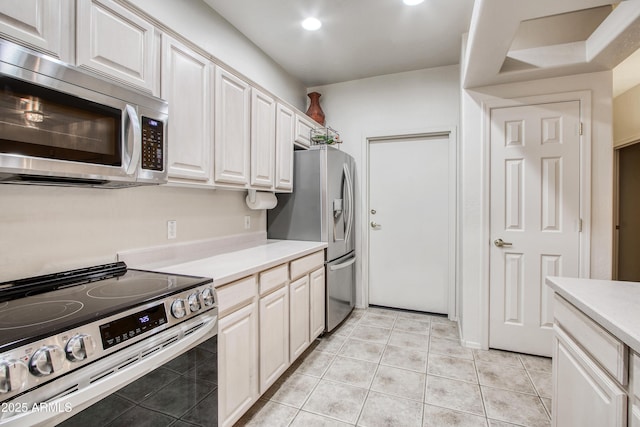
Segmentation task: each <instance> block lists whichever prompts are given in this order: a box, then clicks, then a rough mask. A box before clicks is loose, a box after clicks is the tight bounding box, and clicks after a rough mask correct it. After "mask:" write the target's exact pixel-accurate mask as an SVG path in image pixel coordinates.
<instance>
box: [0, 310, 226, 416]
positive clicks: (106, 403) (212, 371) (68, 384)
mask: <svg viewBox="0 0 640 427" xmlns="http://www.w3.org/2000/svg"><path fill="white" fill-rule="evenodd" d="M213 313H215V311H213ZM213 313H212V314H202V315H200V316H197V317H195V318H193V319H191V320H188V321H185V322H183V323H181V324H179V325H177V326H175V327H173V328H171V329H167V330H165V331H163V332H161V333H159V334H157V335H155V336H153V337H151V338H149V339H146V340H143V341H140V342H138V343H136V344H134V345H132V346H130V347H127V348H125V349H123V350H121V351H118V352H116V353H113V354H111V355H109V356H106V357H104V358H102V359H100V360H98V361H96V362H94V363H92V364H90V365H87V366H86V367H84V368H82V369H79V370H78V371H74V372H72V373H70V374H69V375H65V376H62V377H60V378H58V379H56V380H54V381H52V382H51V383H47V384H46V385H44V386H42V387H40V388H38V389H35V390H33V391H30V392H28V393H25V394H23V395H21V396H18V397H16V398H15V399H13V400H11V401H8V402H3V403H2V405H3V412H2V413H0V417H1V418H0V426H2V427H6V426H11V427H14V426H15V427H18V426H20V427H22V426H26V425H29V426H55V425H61V426H67V427H68V426H88V425H94V426H103V425H108V424H109V425H128V426H135V425H140V424H141V420H142V421H144V422H145V425H169V424H172V423H174V422H177V421H178V420H181V421H183V422H187V423H191V424H196V425H203V426H215V425H217V424H218V421H217V408H218V390H217V389H218V386H217V384H218V375H217V374H218V358H217V356H218V339H217V338H218V337H217V315H215V314H213ZM112 423H113V424H112ZM178 424H179V423H178Z"/></svg>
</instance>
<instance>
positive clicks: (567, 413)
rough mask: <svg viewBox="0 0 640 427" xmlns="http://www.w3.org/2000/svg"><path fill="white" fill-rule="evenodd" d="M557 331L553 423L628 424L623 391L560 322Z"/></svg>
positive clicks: (559, 426) (564, 426)
mask: <svg viewBox="0 0 640 427" xmlns="http://www.w3.org/2000/svg"><path fill="white" fill-rule="evenodd" d="M554 330H555V337H554V349H553V408H552V411H551V412H552V416H553V426H555V427H572V426H575V427H582V426H610V427H623V426H626V422H627V396H626V393H625V392H624V390H622V388H621V387H620V386H618V385H617V384H616V383H615V382H614V381H612V380H611V379H610V378H609V376H608V375H607V374H606V373H605V372H604V371H603V370H602V368H600V367H599V366H598V365H597V364H596V363H595V362H594V361H593V360H592V359H591V358H590V357H589V356H588V355H587V354H586V353H584V352H583V351H582V350H581V349H580V348H579V347H578V345H577V344H576V343H575V342H573V341H572V340H571V338H569V337H568V335H566V334H565V333H564V332H563V331H562V330H561V329H560V328H559V327H558V326H557V325H555V326H554Z"/></svg>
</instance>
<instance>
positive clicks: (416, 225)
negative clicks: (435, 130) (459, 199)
mask: <svg viewBox="0 0 640 427" xmlns="http://www.w3.org/2000/svg"><path fill="white" fill-rule="evenodd" d="M450 144H451V143H450V141H449V137H448V135H447V136H442V135H440V136H426V137H415V138H405V139H388V140H379V141H371V142H370V146H369V304H374V305H382V306H387V307H396V308H405V309H411V310H419V311H426V312H432V313H447V312H448V302H449V287H450V286H453V283H452V281H451V280H452V278H451V275H450V271H451V263H452V262H453V259H452V256H451V251H450V249H451V247H452V246H451V245H453V239H452V236H451V233H450V227H451V226H452V225H453V224H454V223H455V212H454V210H455V209H451V203H450V201H451V200H452V199H455V186H452V185H451V180H452V178H451V173H450V172H451V170H450V169H451V166H450V159H451V156H452V154H451V150H450ZM452 188H453V191H452Z"/></svg>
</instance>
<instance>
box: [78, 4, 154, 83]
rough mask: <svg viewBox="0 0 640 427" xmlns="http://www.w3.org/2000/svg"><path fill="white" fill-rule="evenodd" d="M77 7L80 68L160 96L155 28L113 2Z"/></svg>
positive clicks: (79, 5)
mask: <svg viewBox="0 0 640 427" xmlns="http://www.w3.org/2000/svg"><path fill="white" fill-rule="evenodd" d="M77 7H78V11H77V26H78V27H77V32H76V43H77V61H76V62H77V65H78V66H80V67H82V68H86V69H89V70H91V71H94V72H97V73H100V74H103V75H106V76H108V77H110V78H112V79H115V80H119V81H121V82H123V83H126V84H129V85H133V86H136V87H138V88H141V89H143V90H145V91H147V92H150V93H152V94H154V95H157V93H158V79H157V51H158V49H157V44H156V35H155V34H156V32H155V29H154V27H153V25H151V23H149V22H147V21H145V20H144V19H142V18H141V17H139V16H138V15H135V14H134V13H133V12H131V11H129V10H127V9H125V8H124V7H122V6H120V5H119V4H117V3H115V2H113V1H110V0H83V1H79V2H78V3H77Z"/></svg>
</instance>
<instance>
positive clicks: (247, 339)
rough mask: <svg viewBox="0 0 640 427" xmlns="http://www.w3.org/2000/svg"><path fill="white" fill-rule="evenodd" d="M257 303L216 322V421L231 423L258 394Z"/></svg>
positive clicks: (223, 423) (224, 423) (226, 424)
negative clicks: (217, 392)
mask: <svg viewBox="0 0 640 427" xmlns="http://www.w3.org/2000/svg"><path fill="white" fill-rule="evenodd" d="M257 308H258V305H257V303H255V302H252V303H251V304H249V305H247V306H245V307H243V308H241V309H239V310H237V311H235V312H233V313H231V314H229V315H228V316H226V317H224V318H222V319H220V321H219V323H218V388H219V394H218V425H220V426H231V425H233V423H234V422H236V421H237V420H238V419H239V418H240V417H241V416H242V414H244V413H245V412H246V411H247V410H248V409H249V408H250V407H251V405H252V404H253V403H254V402H255V401H256V399H257V398H258V316H257V314H258V313H257Z"/></svg>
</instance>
